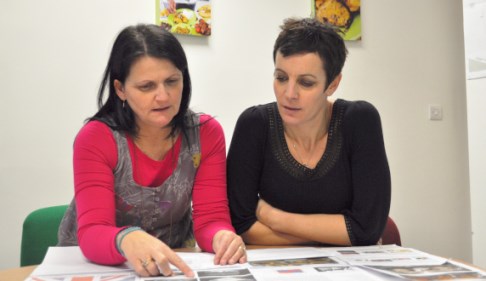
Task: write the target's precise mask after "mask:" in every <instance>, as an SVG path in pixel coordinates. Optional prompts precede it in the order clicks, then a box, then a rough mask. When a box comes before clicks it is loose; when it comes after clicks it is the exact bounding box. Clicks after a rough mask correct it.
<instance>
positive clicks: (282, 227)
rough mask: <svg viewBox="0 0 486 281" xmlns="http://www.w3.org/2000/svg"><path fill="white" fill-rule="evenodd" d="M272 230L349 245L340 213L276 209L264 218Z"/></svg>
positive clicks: (300, 237) (309, 239)
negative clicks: (297, 212) (295, 211)
mask: <svg viewBox="0 0 486 281" xmlns="http://www.w3.org/2000/svg"><path fill="white" fill-rule="evenodd" d="M266 223H267V224H268V228H270V229H272V230H273V231H274V232H277V233H283V234H284V235H289V236H291V237H296V238H297V239H301V240H303V241H313V242H319V243H323V244H332V245H345V246H348V245H351V242H350V239H349V235H348V231H347V229H346V223H345V221H344V216H343V215H340V214H332V215H330V214H294V213H288V212H283V211H280V210H278V212H275V213H272V215H271V216H270V217H269V218H268V219H267V220H266Z"/></svg>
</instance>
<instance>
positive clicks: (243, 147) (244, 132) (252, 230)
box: [228, 107, 307, 245]
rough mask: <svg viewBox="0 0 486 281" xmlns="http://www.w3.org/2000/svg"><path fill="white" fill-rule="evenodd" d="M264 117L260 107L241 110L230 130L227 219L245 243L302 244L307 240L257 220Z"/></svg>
mask: <svg viewBox="0 0 486 281" xmlns="http://www.w3.org/2000/svg"><path fill="white" fill-rule="evenodd" d="M267 123H268V120H267V119H266V116H265V115H264V114H263V112H262V109H259V108H257V107H251V108H249V109H247V110H245V111H244V112H243V113H242V114H241V116H240V117H239V118H238V121H237V123H236V126H235V130H234V132H233V137H232V140H231V146H230V149H229V152H228V198H229V202H230V211H231V219H232V222H233V225H234V227H235V228H236V231H237V233H239V234H241V235H242V237H243V239H244V240H245V242H246V243H250V244H261V245H289V244H302V243H305V242H307V241H305V240H303V239H299V238H297V237H292V236H290V235H286V234H283V233H278V232H275V231H273V230H271V229H270V228H269V227H267V226H266V225H264V224H262V223H261V222H259V221H258V220H257V216H256V213H255V210H256V208H257V204H258V200H259V182H260V177H261V171H262V169H263V162H264V154H265V145H266V141H267V140H266V135H267V130H268V127H267Z"/></svg>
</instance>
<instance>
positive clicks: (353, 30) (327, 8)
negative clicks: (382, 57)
mask: <svg viewBox="0 0 486 281" xmlns="http://www.w3.org/2000/svg"><path fill="white" fill-rule="evenodd" d="M311 4H312V8H313V15H314V17H315V18H316V19H317V20H318V21H320V22H323V23H329V24H332V25H334V26H336V27H338V28H339V29H341V31H342V32H343V34H342V37H343V39H344V40H360V39H361V1H360V0H312V3H311Z"/></svg>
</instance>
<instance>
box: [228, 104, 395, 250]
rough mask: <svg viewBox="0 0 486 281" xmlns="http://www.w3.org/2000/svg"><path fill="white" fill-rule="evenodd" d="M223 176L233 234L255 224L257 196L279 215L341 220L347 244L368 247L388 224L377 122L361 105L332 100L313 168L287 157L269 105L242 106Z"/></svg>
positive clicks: (278, 123) (385, 174) (273, 109)
mask: <svg viewBox="0 0 486 281" xmlns="http://www.w3.org/2000/svg"><path fill="white" fill-rule="evenodd" d="M227 173H228V174H227V177H228V198H229V205H230V210H231V218H232V222H233V225H234V227H235V228H236V231H237V233H238V234H241V233H243V232H245V231H247V230H248V229H249V228H250V227H251V226H252V225H253V224H254V223H255V222H256V220H257V218H256V214H255V210H256V206H257V203H258V199H259V198H260V197H261V198H262V199H264V200H265V201H267V202H268V203H269V204H270V205H272V206H273V207H276V208H278V209H281V210H283V211H286V212H291V213H299V214H342V215H343V216H344V219H345V222H346V228H347V231H348V234H349V238H350V240H351V243H352V245H372V244H376V242H377V241H378V240H379V238H380V236H381V234H382V232H383V229H384V227H385V224H386V221H387V218H388V212H389V209H390V196H391V180H390V170H389V166H388V161H387V156H386V152H385V146H384V141H383V133H382V128H381V120H380V116H379V113H378V111H377V110H376V109H375V107H374V106H373V105H371V104H370V103H368V102H364V101H346V100H343V99H338V100H336V101H335V102H334V104H333V110H332V116H331V120H330V125H329V132H328V140H327V146H326V149H325V151H324V154H323V156H322V158H321V159H320V160H319V162H318V164H317V166H316V167H315V168H314V169H309V168H307V167H305V166H303V165H301V164H300V163H299V162H297V161H296V160H295V159H294V158H293V156H292V155H291V154H290V151H289V149H288V147H287V144H286V141H285V136H284V130H283V124H282V119H281V118H280V115H279V113H278V109H277V106H276V103H270V104H266V105H259V106H253V107H250V108H248V109H247V110H245V111H244V112H243V113H242V114H241V116H240V117H239V119H238V121H237V124H236V127H235V130H234V133H233V137H232V141H231V145H230V149H229V153H228V170H227Z"/></svg>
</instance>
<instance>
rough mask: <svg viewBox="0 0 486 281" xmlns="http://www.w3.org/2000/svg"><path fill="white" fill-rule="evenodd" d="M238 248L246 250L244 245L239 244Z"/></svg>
mask: <svg viewBox="0 0 486 281" xmlns="http://www.w3.org/2000/svg"><path fill="white" fill-rule="evenodd" d="M238 250H242V251H243V252H244V251H245V250H246V247H245V245H240V246H239V247H238Z"/></svg>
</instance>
